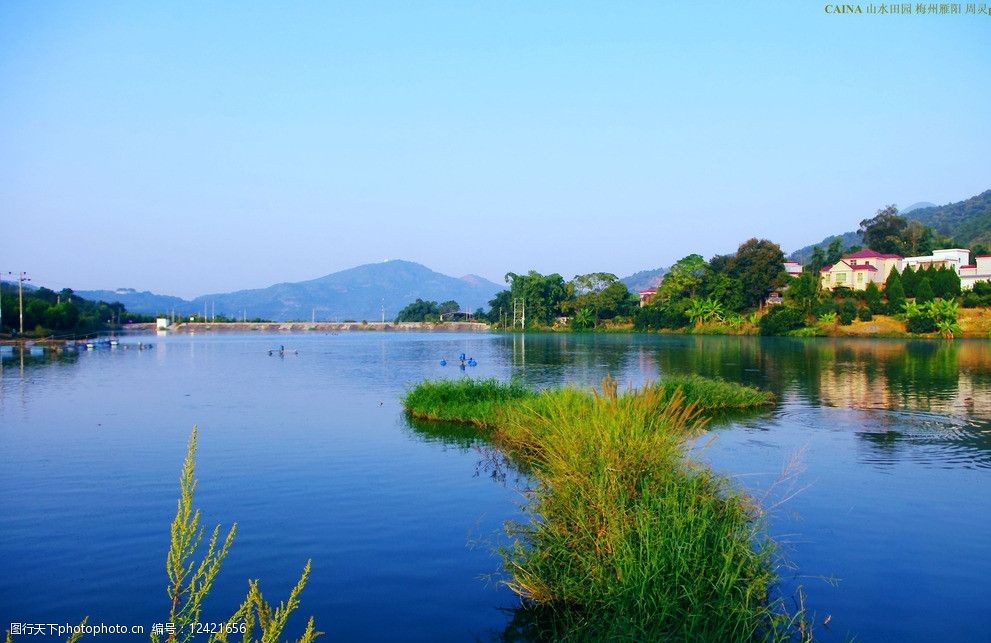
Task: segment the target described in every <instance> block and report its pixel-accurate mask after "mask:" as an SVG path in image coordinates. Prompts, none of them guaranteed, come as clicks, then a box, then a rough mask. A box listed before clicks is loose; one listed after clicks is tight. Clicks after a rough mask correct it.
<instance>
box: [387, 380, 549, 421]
mask: <svg viewBox="0 0 991 643" xmlns="http://www.w3.org/2000/svg"><path fill="white" fill-rule="evenodd" d="M534 395H535V393H534V392H533V391H532V390H531V389H529V388H527V387H526V386H525V385H523V384H521V383H520V382H517V381H512V382H509V383H502V382H499V381H498V380H495V379H487V380H476V379H471V378H465V379H461V380H434V381H426V382H422V383H420V384H419V385H417V386H416V387H414V388H412V389H411V390H410V391H408V392H407V393H406V396H405V397H404V398H403V405H404V406H405V408H406V410H407V412H408V413H410V414H411V415H412V416H413V417H417V418H420V419H423V420H446V421H449V422H464V423H466V424H474V425H476V426H490V425H492V424H493V423H494V422H495V418H496V416H497V415H498V414H499V413H500V412H501V410H502V409H503V408H505V407H506V405H507V404H508V403H510V402H518V401H520V400H523V399H527V398H531V397H534Z"/></svg>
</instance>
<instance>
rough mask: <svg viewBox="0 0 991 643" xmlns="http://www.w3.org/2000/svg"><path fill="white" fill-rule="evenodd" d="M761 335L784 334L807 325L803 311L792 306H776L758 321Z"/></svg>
mask: <svg viewBox="0 0 991 643" xmlns="http://www.w3.org/2000/svg"><path fill="white" fill-rule="evenodd" d="M757 325H758V327H760V334H761V335H784V334H785V333H787V332H788V331H791V330H795V329H798V328H801V327H803V326H805V317H804V315H802V311H800V310H798V309H796V308H792V307H790V306H775V307H774V308H772V309H771V311H770V312H768V313H767V314H766V315H764V316H763V317H761V318H760V322H758V324H757Z"/></svg>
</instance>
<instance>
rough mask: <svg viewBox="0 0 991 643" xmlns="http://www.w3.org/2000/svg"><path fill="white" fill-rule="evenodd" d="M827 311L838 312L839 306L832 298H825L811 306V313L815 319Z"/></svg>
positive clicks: (826, 313)
mask: <svg viewBox="0 0 991 643" xmlns="http://www.w3.org/2000/svg"><path fill="white" fill-rule="evenodd" d="M829 313H839V307H838V306H837V305H836V304H835V303H833V301H832V300H826V301H824V302H821V303H819V304H816V305H815V306H814V307H813V308H812V315H813V316H815V317H816V318H817V319H818V318H820V317H822V316H823V315H828V314H829Z"/></svg>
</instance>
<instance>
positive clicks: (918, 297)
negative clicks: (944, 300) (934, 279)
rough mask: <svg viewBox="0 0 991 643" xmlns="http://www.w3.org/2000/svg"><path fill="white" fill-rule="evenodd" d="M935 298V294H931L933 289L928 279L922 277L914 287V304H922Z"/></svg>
mask: <svg viewBox="0 0 991 643" xmlns="http://www.w3.org/2000/svg"><path fill="white" fill-rule="evenodd" d="M935 298H936V293H935V292H933V287H932V284H931V283H930V281H929V277H928V276H925V277H923V278H922V280H921V281H919V284H918V285H917V286H916V287H915V303H917V304H924V303H926V302H930V301H932V300H933V299H935Z"/></svg>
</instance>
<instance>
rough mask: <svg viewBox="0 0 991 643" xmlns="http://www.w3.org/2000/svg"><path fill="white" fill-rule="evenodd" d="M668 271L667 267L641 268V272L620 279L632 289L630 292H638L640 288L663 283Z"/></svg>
mask: <svg viewBox="0 0 991 643" xmlns="http://www.w3.org/2000/svg"><path fill="white" fill-rule="evenodd" d="M666 272H667V269H666V268H654V269H653V270H641V271H640V272H635V273H633V274H632V275H630V276H629V277H623V278H622V279H620V281H621V282H622V283H624V284H626V287H627V288H629V289H630V292H638V291H640V290H647V289H649V288H656V287H657V284H659V283H661V279H663V278H664V273H666Z"/></svg>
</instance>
